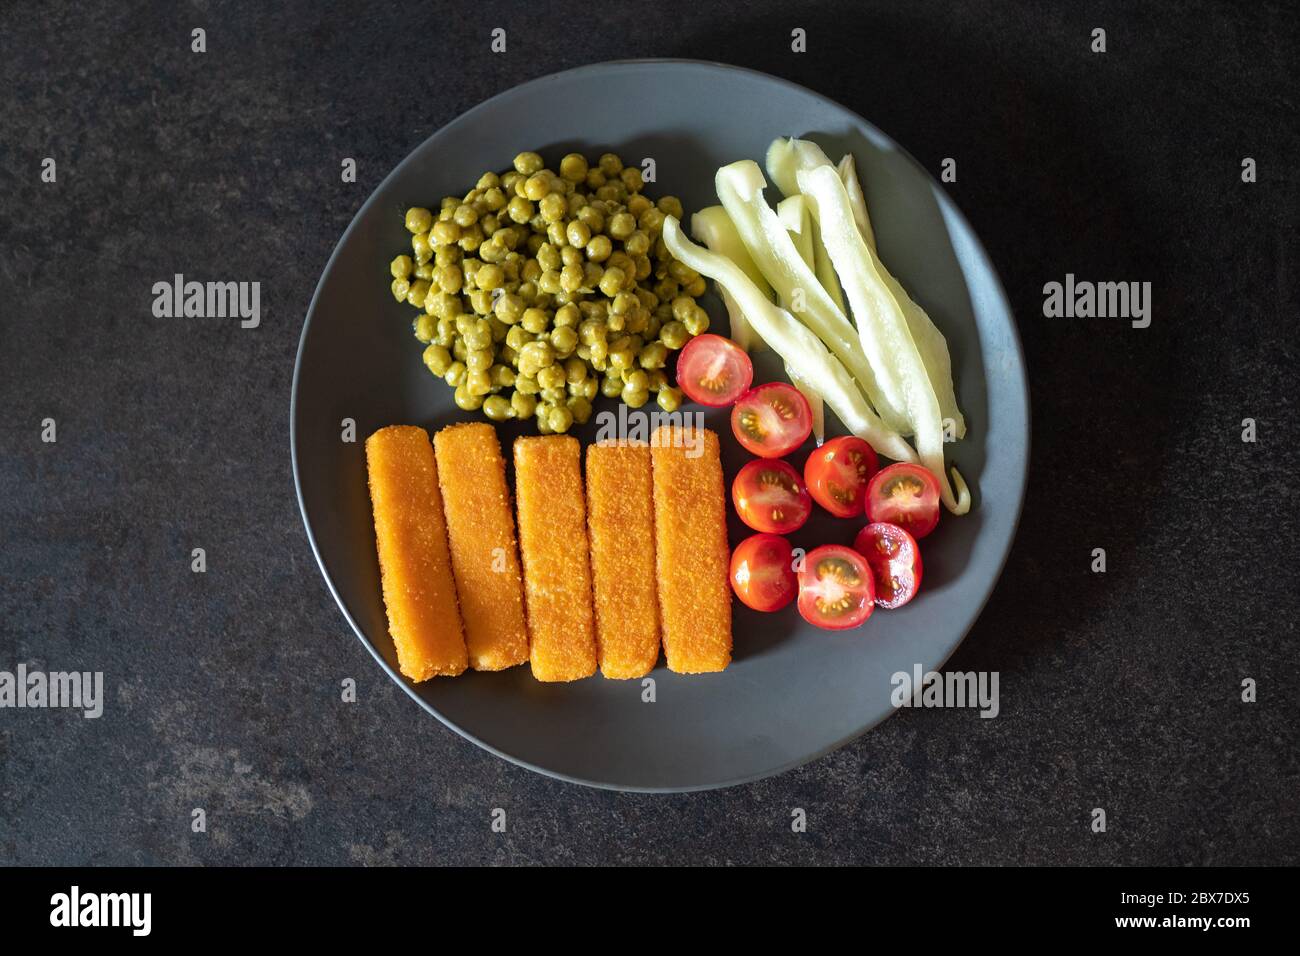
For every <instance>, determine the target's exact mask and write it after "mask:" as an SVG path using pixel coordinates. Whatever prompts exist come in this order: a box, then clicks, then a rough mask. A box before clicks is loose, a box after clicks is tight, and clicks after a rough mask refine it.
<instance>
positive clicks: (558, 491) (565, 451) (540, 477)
mask: <svg viewBox="0 0 1300 956" xmlns="http://www.w3.org/2000/svg"><path fill="white" fill-rule="evenodd" d="M581 458H582V451H581V448H580V447H579V445H578V440H577V439H576V438H572V437H569V436H567V435H542V436H538V437H536V438H517V439H515V498H516V500H517V501H518V503H519V553H520V555H521V556H522V557H523V564H524V594H525V596H526V601H527V607H528V632H529V634H530V635H531V637H532V649H531V659H532V664H533V676H534V677H536V678H537V679H538V680H541V681H569V680H577V679H578V678H580V677H590V676H591V675H592V674H594V673H595V672H596V635H595V627H594V623H593V620H592V610H591V572H590V570H589V569H588V559H587V553H588V552H587V508H586V503H585V502H584V500H583V494H582V468H581Z"/></svg>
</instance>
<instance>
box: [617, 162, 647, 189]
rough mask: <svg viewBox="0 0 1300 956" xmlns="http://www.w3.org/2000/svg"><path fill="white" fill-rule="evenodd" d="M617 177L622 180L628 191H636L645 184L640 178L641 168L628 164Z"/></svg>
mask: <svg viewBox="0 0 1300 956" xmlns="http://www.w3.org/2000/svg"><path fill="white" fill-rule="evenodd" d="M619 179H621V180H622V181H623V188H624V189H626V190H627V191H628V192H630V193H638V192H640V191H641V187H642V186H644V185H645V183H644V181H643V180H642V179H641V170H639V169H637V168H636V167H635V166H628V167H627V168H626V169H624V170H623V172H622V173H620V174H619Z"/></svg>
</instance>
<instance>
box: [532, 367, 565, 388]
mask: <svg viewBox="0 0 1300 956" xmlns="http://www.w3.org/2000/svg"><path fill="white" fill-rule="evenodd" d="M565 381H566V379H565V372H564V366H563V365H548V366H546V367H545V368H543V369H541V370H540V371H539V372H538V373H537V384H538V385H540V386H541V387H542V391H543V392H545V391H546V390H547V389H551V388H563V387H564V384H565Z"/></svg>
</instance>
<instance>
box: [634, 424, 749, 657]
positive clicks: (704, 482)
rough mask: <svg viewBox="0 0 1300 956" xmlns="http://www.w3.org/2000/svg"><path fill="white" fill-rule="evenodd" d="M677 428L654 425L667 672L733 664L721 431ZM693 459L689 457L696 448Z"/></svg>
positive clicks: (657, 544)
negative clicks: (698, 431)
mask: <svg viewBox="0 0 1300 956" xmlns="http://www.w3.org/2000/svg"><path fill="white" fill-rule="evenodd" d="M692 431H693V430H692V429H691V428H689V427H684V426H678V425H665V426H663V427H661V428H657V429H655V432H654V435H653V436H652V438H651V442H650V444H651V446H652V449H651V458H652V461H653V462H654V503H655V564H656V568H657V569H658V579H659V580H658V585H659V609H660V626H661V627H662V629H663V641H664V656H665V657H666V658H667V659H668V669H669V670H671V671H676V672H678V673H681V674H700V673H705V672H709V671H720V670H723V669H724V668H726V666H727V664H729V663H730V662H731V585H730V583H729V581H728V580H727V576H728V566H729V564H730V552H729V549H728V546H727V504H726V492H725V489H724V487H723V480H722V461H721V458H720V457H719V447H718V436H717V435H715V434H714V433H713V432H711V431H709V430H708V429H702V431H703V435H702V436H701V435H699V434H689V433H690V432H692ZM701 437H702V438H703V443H702V444H703V449H702V451H703V453H702V454H699V455H697V456H696V457H691V454H692V453H693V452H696V451H700V450H701V449H700V448H699V447H698V446H699V445H700V439H701Z"/></svg>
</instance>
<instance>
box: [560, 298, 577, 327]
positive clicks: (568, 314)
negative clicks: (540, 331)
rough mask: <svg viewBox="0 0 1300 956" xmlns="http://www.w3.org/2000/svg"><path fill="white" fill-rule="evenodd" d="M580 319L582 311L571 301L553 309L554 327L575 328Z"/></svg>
mask: <svg viewBox="0 0 1300 956" xmlns="http://www.w3.org/2000/svg"><path fill="white" fill-rule="evenodd" d="M581 319H582V312H581V310H579V308H578V307H577V306H576V305H574V304H573V303H572V302H569V303H567V304H565V305H562V306H560V307H559V308H558V309H556V310H555V319H554V321H555V327H556V328H568V329H571V328H575V327H577V325H578V323H579V322H580V321H581Z"/></svg>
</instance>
